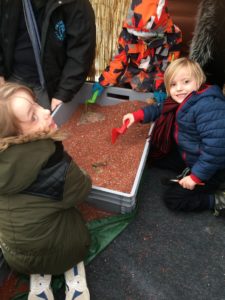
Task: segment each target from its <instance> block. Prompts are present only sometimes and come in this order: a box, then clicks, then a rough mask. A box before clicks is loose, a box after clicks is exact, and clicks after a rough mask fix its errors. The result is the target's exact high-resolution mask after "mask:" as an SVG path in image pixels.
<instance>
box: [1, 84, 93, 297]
mask: <svg viewBox="0 0 225 300" xmlns="http://www.w3.org/2000/svg"><path fill="white" fill-rule="evenodd" d="M62 139H63V135H62V133H60V131H59V130H57V125H56V124H55V122H54V120H53V118H52V116H51V115H50V111H49V110H47V109H44V108H43V107H41V106H39V105H38V104H37V103H36V102H35V99H34V94H33V92H32V91H31V90H30V89H29V88H27V87H25V86H21V85H17V84H13V83H6V84H4V85H2V86H1V87H0V246H1V249H2V252H3V255H4V258H5V260H6V261H7V263H8V264H9V266H10V267H11V268H12V269H13V270H15V271H17V272H20V273H25V274H29V275H30V292H29V296H28V299H29V300H35V299H40V298H43V299H48V300H52V299H54V297H53V293H52V290H51V275H56V274H62V273H65V281H66V299H67V300H70V299H71V300H72V299H79V300H81V299H90V296H89V291H88V288H87V284H86V279H85V269H84V264H83V262H82V261H83V259H84V257H85V255H86V253H87V250H88V247H89V244H90V237H89V232H88V230H87V228H86V226H85V223H84V221H83V219H82V217H81V215H80V213H79V211H78V209H77V204H78V203H80V202H82V201H84V200H85V198H86V197H87V195H88V193H89V191H90V188H91V180H90V178H89V176H88V175H87V174H85V173H84V172H83V171H82V170H81V169H80V168H79V167H78V166H77V165H76V163H75V162H73V161H72V160H71V158H70V156H69V155H68V154H67V153H66V152H64V150H63V146H62V143H61V140H62Z"/></svg>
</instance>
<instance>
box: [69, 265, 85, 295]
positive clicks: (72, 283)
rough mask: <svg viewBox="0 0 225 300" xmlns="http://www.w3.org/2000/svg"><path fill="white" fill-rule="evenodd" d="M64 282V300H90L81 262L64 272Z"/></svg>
mask: <svg viewBox="0 0 225 300" xmlns="http://www.w3.org/2000/svg"><path fill="white" fill-rule="evenodd" d="M65 280H66V300H90V294H89V290H88V287H87V282H86V275H85V268H84V263H83V262H80V263H79V264H77V265H76V266H75V267H73V268H72V269H70V270H68V271H67V272H65Z"/></svg>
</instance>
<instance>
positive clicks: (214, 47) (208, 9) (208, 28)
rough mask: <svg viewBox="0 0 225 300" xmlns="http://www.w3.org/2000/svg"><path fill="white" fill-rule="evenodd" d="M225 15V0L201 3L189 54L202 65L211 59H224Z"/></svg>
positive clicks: (204, 0) (211, 0) (203, 0)
mask: <svg viewBox="0 0 225 300" xmlns="http://www.w3.org/2000/svg"><path fill="white" fill-rule="evenodd" d="M224 15H225V1H224V0H202V1H201V2H200V3H199V7H198V11H197V15H196V24H195V29H194V33H193V39H192V41H191V45H190V54H189V56H190V58H191V59H193V60H195V61H197V62H198V63H199V64H200V65H201V66H202V67H204V66H205V65H206V64H207V63H209V62H210V61H211V60H215V59H216V60H220V59H222V57H223V56H222V52H223V53H224V54H225V35H224V28H225V18H224ZM219 53H220V54H221V55H218V54H219ZM219 56H220V57H219ZM223 61H224V60H223Z"/></svg>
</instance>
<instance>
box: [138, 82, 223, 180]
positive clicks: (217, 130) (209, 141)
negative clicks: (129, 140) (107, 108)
mask: <svg viewBox="0 0 225 300" xmlns="http://www.w3.org/2000/svg"><path fill="white" fill-rule="evenodd" d="M161 110H162V105H159V104H156V105H150V106H146V107H145V108H143V111H144V120H143V123H147V122H150V121H155V120H156V119H157V118H158V117H159V116H160V113H161ZM174 136H175V140H176V142H177V144H178V148H179V150H180V152H181V155H182V158H183V159H184V161H185V162H186V164H187V166H189V167H190V168H191V173H192V178H195V180H196V181H207V180H209V179H210V178H211V177H212V176H213V175H214V174H215V173H216V172H217V171H218V170H221V169H225V97H224V95H223V94H222V92H221V89H220V88H219V87H218V86H209V87H207V88H205V89H203V90H201V91H198V92H193V93H192V94H190V95H189V96H188V97H187V98H186V99H185V100H184V101H183V102H182V103H181V104H180V106H179V107H178V110H177V113H176V122H175V131H174Z"/></svg>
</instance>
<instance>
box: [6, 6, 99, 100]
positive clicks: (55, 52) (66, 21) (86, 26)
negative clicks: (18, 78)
mask: <svg viewBox="0 0 225 300" xmlns="http://www.w3.org/2000/svg"><path fill="white" fill-rule="evenodd" d="M33 3H34V5H35V6H36V7H37V8H38V9H40V8H41V7H42V6H45V7H44V8H43V9H44V14H43V17H42V18H41V44H42V56H41V60H42V66H43V72H44V76H45V81H46V85H47V86H46V88H47V91H48V94H49V98H50V99H51V98H53V97H54V98H57V99H60V100H62V101H64V102H67V101H70V100H71V98H72V96H73V95H74V94H75V93H76V92H77V91H78V90H79V89H80V87H81V86H82V84H83V83H84V81H85V79H86V77H87V75H88V72H89V70H90V67H91V65H92V62H93V59H94V55H95V43H96V28H95V16H94V12H93V9H92V7H91V4H90V3H89V1H88V0H59V1H56V0H48V1H46V0H45V1H43V0H33ZM21 9H22V1H21V0H16V1H15V0H8V1H7V0H1V2H0V76H4V77H5V79H7V78H8V77H9V76H10V75H11V74H12V70H13V57H14V53H13V51H14V48H15V44H16V37H17V29H18V24H19V17H20V12H21Z"/></svg>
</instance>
